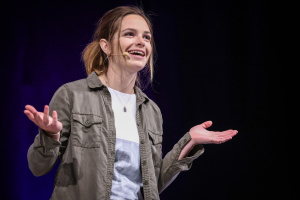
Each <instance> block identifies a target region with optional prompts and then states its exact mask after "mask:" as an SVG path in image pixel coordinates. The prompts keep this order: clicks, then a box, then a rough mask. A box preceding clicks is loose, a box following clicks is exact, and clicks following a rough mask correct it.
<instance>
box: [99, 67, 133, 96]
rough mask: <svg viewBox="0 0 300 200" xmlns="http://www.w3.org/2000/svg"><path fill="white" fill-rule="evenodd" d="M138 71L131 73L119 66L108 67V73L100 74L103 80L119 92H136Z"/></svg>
mask: <svg viewBox="0 0 300 200" xmlns="http://www.w3.org/2000/svg"><path fill="white" fill-rule="evenodd" d="M136 76H137V73H129V72H127V71H125V70H121V69H120V68H118V67H112V66H110V67H108V71H107V74H105V75H101V76H99V78H100V80H101V82H102V83H103V84H104V85H106V86H108V87H110V88H112V89H114V90H117V91H119V92H123V93H126V94H133V93H134V85H135V80H136Z"/></svg>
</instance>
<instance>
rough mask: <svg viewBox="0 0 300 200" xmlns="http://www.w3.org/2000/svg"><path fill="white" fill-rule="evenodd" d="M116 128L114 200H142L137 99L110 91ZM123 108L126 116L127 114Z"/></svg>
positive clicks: (112, 192) (112, 197)
mask: <svg viewBox="0 0 300 200" xmlns="http://www.w3.org/2000/svg"><path fill="white" fill-rule="evenodd" d="M108 90H109V92H110V94H111V99H112V109H113V112H114V118H115V128H116V147H115V150H116V154H115V163H114V177H113V181H112V189H111V200H117V199H130V200H132V199H138V200H140V199H143V197H142V194H141V187H142V186H143V184H142V175H141V170H140V149H139V148H140V146H139V135H138V130H137V126H136V95H135V94H131V95H130V94H125V93H122V92H119V91H117V90H114V89H112V88H109V87H108ZM124 106H125V107H126V112H124Z"/></svg>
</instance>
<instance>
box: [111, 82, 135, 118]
mask: <svg viewBox="0 0 300 200" xmlns="http://www.w3.org/2000/svg"><path fill="white" fill-rule="evenodd" d="M105 78H106V80H105V82H106V84H107V85H109V83H108V78H107V77H105ZM132 80H133V79H132ZM111 89H112V88H111ZM112 91H113V93H114V94H115V95H116V96H117V98H118V100H119V102H120V103H121V104H122V105H123V106H124V107H123V111H124V112H127V108H126V106H127V104H128V102H129V100H130V99H131V96H132V95H131V94H129V98H128V100H127V103H126V104H124V103H123V101H122V100H121V99H120V97H119V96H118V95H117V93H116V92H115V90H114V89H112Z"/></svg>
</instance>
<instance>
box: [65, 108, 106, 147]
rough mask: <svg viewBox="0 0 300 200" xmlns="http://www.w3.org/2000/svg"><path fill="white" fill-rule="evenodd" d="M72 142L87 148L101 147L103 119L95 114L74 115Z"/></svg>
mask: <svg viewBox="0 0 300 200" xmlns="http://www.w3.org/2000/svg"><path fill="white" fill-rule="evenodd" d="M72 116H73V122H72V131H71V132H72V134H71V137H72V142H73V145H74V146H80V147H85V148H98V147H100V142H101V134H102V118H101V117H100V116H97V115H94V114H75V113H73V114H72Z"/></svg>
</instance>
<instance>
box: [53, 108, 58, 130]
mask: <svg viewBox="0 0 300 200" xmlns="http://www.w3.org/2000/svg"><path fill="white" fill-rule="evenodd" d="M52 124H53V125H54V126H55V125H56V124H57V112H56V111H55V110H53V112H52Z"/></svg>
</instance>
